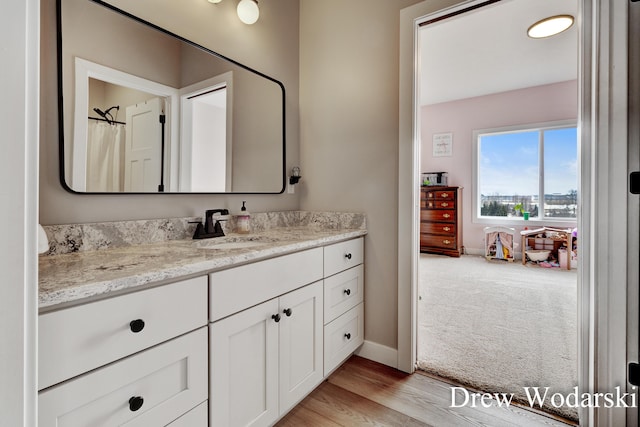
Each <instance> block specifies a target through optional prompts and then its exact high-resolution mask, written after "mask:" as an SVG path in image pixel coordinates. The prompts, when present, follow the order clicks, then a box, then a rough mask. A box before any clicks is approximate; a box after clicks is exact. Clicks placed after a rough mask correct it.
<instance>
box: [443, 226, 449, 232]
mask: <svg viewBox="0 0 640 427" xmlns="http://www.w3.org/2000/svg"><path fill="white" fill-rule="evenodd" d="M442 229H443V230H444V231H451V227H442Z"/></svg>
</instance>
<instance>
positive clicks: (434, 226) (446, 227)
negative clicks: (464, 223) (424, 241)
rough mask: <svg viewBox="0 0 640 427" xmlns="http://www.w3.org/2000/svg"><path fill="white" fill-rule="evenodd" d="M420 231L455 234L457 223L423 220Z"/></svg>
mask: <svg viewBox="0 0 640 427" xmlns="http://www.w3.org/2000/svg"><path fill="white" fill-rule="evenodd" d="M420 233H426V234H440V235H445V236H455V235H456V225H455V224H449V223H440V222H422V223H420Z"/></svg>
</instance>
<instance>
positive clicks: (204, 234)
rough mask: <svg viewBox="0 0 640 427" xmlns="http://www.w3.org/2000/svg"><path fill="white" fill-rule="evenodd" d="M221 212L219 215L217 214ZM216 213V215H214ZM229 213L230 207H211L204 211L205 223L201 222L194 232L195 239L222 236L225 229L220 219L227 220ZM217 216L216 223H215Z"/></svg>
mask: <svg viewBox="0 0 640 427" xmlns="http://www.w3.org/2000/svg"><path fill="white" fill-rule="evenodd" d="M215 214H219V215H215ZM214 215H215V216H214ZM228 215H229V210H228V209H209V210H207V211H205V213H204V225H203V224H202V223H201V222H199V223H198V225H197V226H196V231H195V232H194V233H193V238H194V239H208V238H211V237H222V236H224V231H223V230H222V225H221V224H220V221H226V220H227V216H228ZM214 218H215V223H214Z"/></svg>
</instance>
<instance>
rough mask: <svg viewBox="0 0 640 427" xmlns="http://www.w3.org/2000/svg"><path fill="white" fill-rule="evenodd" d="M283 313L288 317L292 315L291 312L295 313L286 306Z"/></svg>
mask: <svg viewBox="0 0 640 427" xmlns="http://www.w3.org/2000/svg"><path fill="white" fill-rule="evenodd" d="M283 313H284V314H286V315H287V317H291V313H293V311H292V310H291V309H290V308H285V309H284V311H283Z"/></svg>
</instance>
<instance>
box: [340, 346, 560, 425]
mask: <svg viewBox="0 0 640 427" xmlns="http://www.w3.org/2000/svg"><path fill="white" fill-rule="evenodd" d="M329 382H331V383H333V384H336V385H338V386H340V387H343V388H346V389H347V390H350V391H352V392H353V393H356V394H361V395H362V396H367V397H368V398H369V399H371V400H373V401H375V402H378V403H380V404H383V405H386V406H389V407H391V408H393V409H395V410H397V411H399V412H402V413H405V414H408V415H410V416H412V417H413V418H416V419H418V420H421V421H423V422H426V423H433V424H436V425H488V426H496V427H497V426H514V425H515V426H520V425H523V424H525V423H526V425H528V426H532V427H533V426H541V427H548V426H565V427H566V424H563V423H559V422H557V421H555V420H553V419H550V418H546V417H543V416H539V415H537V414H534V413H532V412H530V411H527V410H525V409H522V408H519V407H516V406H514V405H511V406H510V407H508V408H507V407H503V408H499V407H497V406H492V407H490V408H471V407H469V406H465V407H461V408H450V405H451V386H450V385H449V384H446V383H443V382H440V381H436V380H434V379H433V378H430V377H426V376H423V375H418V374H414V375H407V374H405V373H402V372H399V371H397V370H395V369H393V368H390V367H387V366H383V365H380V364H377V363H375V362H372V361H369V360H366V359H363V358H359V357H353V358H351V359H350V360H349V361H348V362H347V363H345V364H344V365H343V366H342V367H341V368H340V369H339V370H338V371H336V373H335V374H334V375H332V376H331V377H330V378H329Z"/></svg>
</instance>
